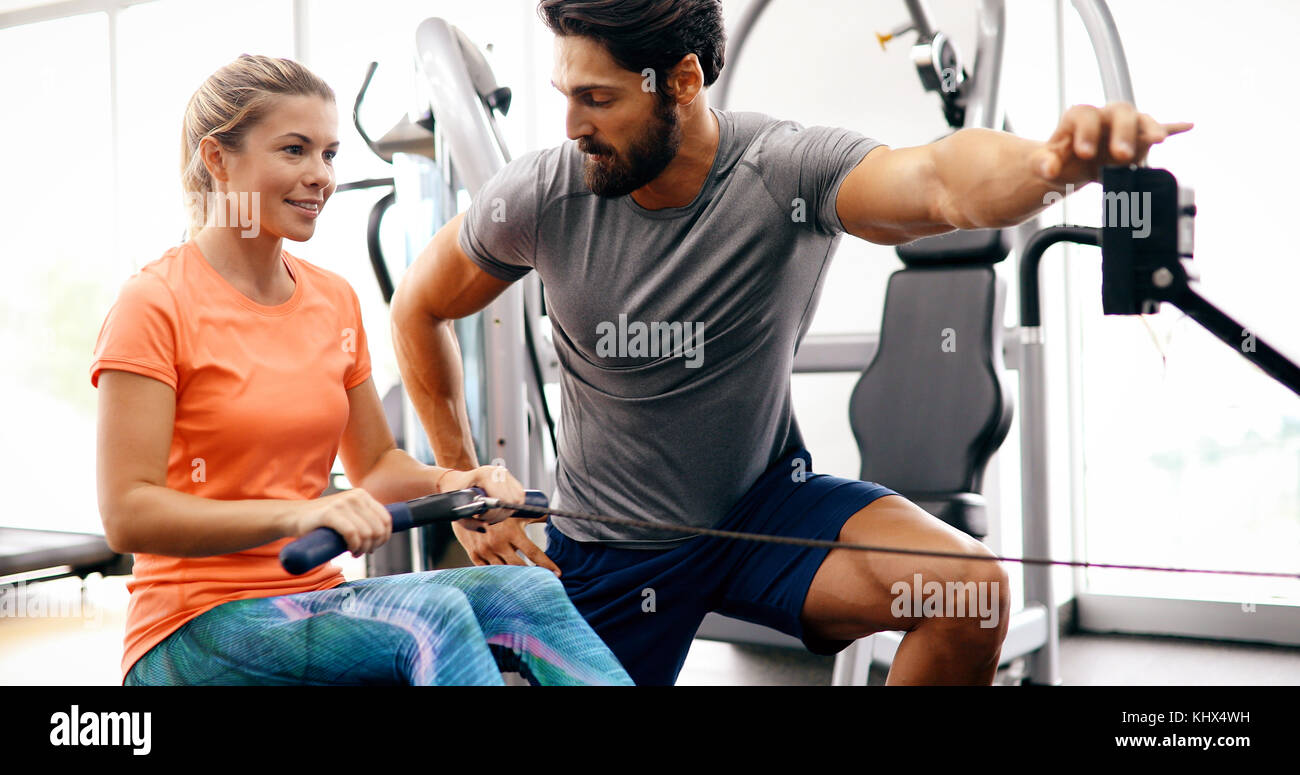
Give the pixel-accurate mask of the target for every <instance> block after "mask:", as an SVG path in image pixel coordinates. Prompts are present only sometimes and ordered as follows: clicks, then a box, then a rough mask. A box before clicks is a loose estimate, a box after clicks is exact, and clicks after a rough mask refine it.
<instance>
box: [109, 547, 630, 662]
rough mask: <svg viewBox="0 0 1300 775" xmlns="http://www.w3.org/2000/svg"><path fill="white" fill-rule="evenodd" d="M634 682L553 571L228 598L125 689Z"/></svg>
mask: <svg viewBox="0 0 1300 775" xmlns="http://www.w3.org/2000/svg"><path fill="white" fill-rule="evenodd" d="M503 671H504V672H517V673H519V674H520V675H521V676H523V677H524V678H525V679H526V680H527V681H528V682H529V683H530V684H533V685H543V686H552V685H591V684H600V685H609V684H615V685H631V684H632V680H631V679H630V678H629V677H628V675H627V673H626V672H625V671H624V670H623V668H622V666H621V665H620V664H619V663H618V660H617V659H616V658H615V657H614V655H613V653H612V652H611V651H610V650H609V649H608V648H607V647H606V646H605V644H604V643H603V642H601V640H600V638H599V637H597V635H596V633H595V632H594V631H592V629H591V627H590V626H589V625H588V624H587V622H586V621H585V620H584V619H583V618H582V616H581V615H579V613H578V611H577V609H575V608H574V607H573V604H572V603H571V602H569V598H568V596H567V595H566V594H565V592H564V587H563V586H562V585H561V584H560V582H559V579H557V578H556V577H555V575H554V574H552V573H551V572H550V571H548V570H544V569H542V568H536V567H527V568H525V567H519V566H510V565H499V566H487V567H479V568H453V569H449V570H437V571H425V572H422V573H407V574H401V575H397V576H381V577H378V578H369V579H360V580H357V581H348V582H344V583H343V584H340V585H339V586H337V587H334V588H332V589H324V590H319V591H316V592H302V593H299V594H295V595H282V596H278V597H264V598H251V599H247V600H236V601H232V602H229V603H223V604H221V605H219V606H217V607H215V608H212V609H210V610H208V611H206V612H204V613H203V614H202V615H200V616H197V617H195V618H194V619H191V620H190V621H189V622H187V623H186V624H185V625H184V626H182V627H181V628H180V629H178V630H176V632H174V633H172V634H171V635H170V636H168V637H167V639H166V640H164V641H162V642H161V643H159V644H158V645H157V646H154V647H153V648H152V649H150V650H149V652H148V653H147V654H145V655H144V656H143V657H141V658H140V659H139V660H138V661H137V662H136V663H135V665H134V666H132V668H131V670H130V672H129V673H128V674H127V677H126V681H125V684H126V685H127V686H158V685H181V684H184V685H196V684H209V685H213V684H219V685H250V684H260V685H267V684H270V685H276V684H280V685H289V684H293V685H302V684H309V685H357V684H390V685H391V684H410V685H417V686H439V685H441V686H446V685H497V686H500V685H502V684H503V683H504V681H503V680H502V676H501V674H502V672H503Z"/></svg>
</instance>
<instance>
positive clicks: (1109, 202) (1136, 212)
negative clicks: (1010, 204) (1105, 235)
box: [1043, 183, 1151, 239]
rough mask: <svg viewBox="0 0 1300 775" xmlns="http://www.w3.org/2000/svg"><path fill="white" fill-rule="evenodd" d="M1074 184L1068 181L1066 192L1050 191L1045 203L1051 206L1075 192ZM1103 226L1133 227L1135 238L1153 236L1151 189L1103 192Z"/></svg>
mask: <svg viewBox="0 0 1300 775" xmlns="http://www.w3.org/2000/svg"><path fill="white" fill-rule="evenodd" d="M1074 190H1075V189H1074V184H1073V183H1066V184H1065V192H1064V193H1062V192H1060V191H1048V192H1047V193H1046V194H1043V204H1045V205H1047V206H1048V207H1051V206H1052V205H1054V204H1056V203H1058V202H1060V201H1061V200H1063V199H1065V198H1066V197H1068V196H1070V195H1071V194H1073V193H1074ZM1101 218H1102V224H1101V225H1102V226H1107V227H1116V228H1121V229H1133V237H1134V239H1144V238H1146V237H1149V236H1151V192H1150V191H1106V192H1105V193H1103V194H1102V208H1101Z"/></svg>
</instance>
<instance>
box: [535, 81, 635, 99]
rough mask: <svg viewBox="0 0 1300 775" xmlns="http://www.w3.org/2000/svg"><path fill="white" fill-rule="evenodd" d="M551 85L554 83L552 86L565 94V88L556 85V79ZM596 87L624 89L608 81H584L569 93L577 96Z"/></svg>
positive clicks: (613, 89)
mask: <svg viewBox="0 0 1300 775" xmlns="http://www.w3.org/2000/svg"><path fill="white" fill-rule="evenodd" d="M551 85H552V86H555V88H556V89H557V90H558V91H559V92H560V93H561V94H564V93H565V91H564V89H561V88H560V87H559V86H556V85H555V81H551ZM596 89H604V90H605V91H623V89H622V88H621V87H618V86H614V85H612V84H607V83H584V84H582V85H581V86H575V87H573V89H572V90H570V91H569V92H568V95H569V96H570V97H577V96H578V95H579V94H585V93H587V92H589V91H595V90H596Z"/></svg>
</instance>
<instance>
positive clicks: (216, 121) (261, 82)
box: [181, 54, 335, 238]
mask: <svg viewBox="0 0 1300 775" xmlns="http://www.w3.org/2000/svg"><path fill="white" fill-rule="evenodd" d="M281 96H304V97H310V96H316V97H322V98H324V99H326V100H329V101H330V102H331V103H332V102H335V99H334V90H333V89H331V88H330V87H329V84H327V83H325V81H323V80H321V79H320V78H319V77H317V76H316V75H315V74H314V73H312V72H311V71H310V70H308V69H307V68H305V67H303V66H302V65H300V64H298V63H297V62H295V61H293V60H292V59H273V58H271V57H265V56H258V55H253V54H240V56H239V58H238V59H236V60H235V61H233V62H231V63H230V64H228V65H226V66H225V67H222V68H221V69H220V70H218V71H216V72H215V73H213V74H212V75H210V76H208V79H207V80H206V81H204V82H203V85H202V86H200V87H199V88H198V90H197V91H195V92H194V95H193V96H192V97H190V102H189V105H188V106H186V108H185V121H184V124H183V125H182V127H181V187H182V188H183V189H184V193H185V203H186V210H187V211H188V215H189V222H190V228H189V236H190V237H191V238H193V237H194V235H195V234H196V233H197V232H198V230H199V229H201V228H203V224H204V218H205V215H206V214H205V208H204V202H206V201H207V195H208V194H210V193H212V192H213V190H214V189H213V184H212V176H211V175H209V174H208V169H207V167H205V166H204V164H203V158H202V157H201V156H200V154H199V144H200V143H202V141H203V138H205V137H212V138H215V139H216V140H217V142H219V143H221V145H222V147H224V148H226V149H229V150H231V151H241V150H243V145H244V138H245V137H247V135H248V133H249V131H250V130H251V129H252V128H253V127H254V126H256V125H257V123H258V122H259V121H261V120H262V119H263V118H265V117H266V115H267V114H268V113H269V111H270V109H271V107H272V105H273V104H274V103H275V101H276V100H277V99H278V98H279V97H281Z"/></svg>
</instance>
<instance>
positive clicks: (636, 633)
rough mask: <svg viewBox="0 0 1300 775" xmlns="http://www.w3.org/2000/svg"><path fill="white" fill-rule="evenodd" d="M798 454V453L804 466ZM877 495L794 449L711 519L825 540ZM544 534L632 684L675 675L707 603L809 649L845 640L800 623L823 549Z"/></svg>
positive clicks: (880, 491)
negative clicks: (647, 543) (651, 543)
mask: <svg viewBox="0 0 1300 775" xmlns="http://www.w3.org/2000/svg"><path fill="white" fill-rule="evenodd" d="M796 457H802V458H803V467H802V469H801V468H799V467H798V465H797V464H796V463H795V462H794V460H795V458H796ZM800 471H802V472H804V473H803V475H802V476H799V473H800ZM800 479H802V481H799V480H800ZM884 495H897V493H895V492H894V491H893V490H891V489H889V488H887V487H883V486H881V485H878V484H873V483H871V482H861V481H858V480H856V479H842V478H840V477H835V476H829V475H826V474H814V473H812V458H811V456H810V455H809V454H808V452H807V451H806V450H803V449H800V450H794V451H791V452H790V453H788V454H787V455H785V456H784V457H783V458H782V459H781V460H780V461H778V462H777V463H775V464H774V465H773V466H772V467H771V468H769V469H768V470H767V472H766V473H764V474H763V475H762V476H761V477H759V480H758V481H757V482H756V483H755V484H754V486H753V487H751V488H750V489H749V491H748V492H747V493H745V495H744V496H743V497H742V498H741V499H740V501H738V502H737V503H736V505H734V506H733V507H732V508H731V511H729V512H728V513H727V516H726V517H725V518H724V519H723V521H722V522H721V523H719V524H718V525H716V527H717V528H718V529H720V530H742V531H745V532H753V533H766V534H771V535H786V536H798V537H801V538H818V539H823V540H831V541H833V540H835V539H836V538H837V537H838V536H839V533H840V529H841V528H842V527H843V526H844V523H845V522H847V521H848V519H849V517H851V516H853V515H854V514H855V513H857V512H858V511H859V510H861V509H862V508H863V507H865V506H866V505H867V504H869V503H871V502H872V501H874V500H876V499H877V498H879V497H881V496H884ZM546 538H547V546H546V554H547V556H549V557H550V558H551V560H553V561H554V562H555V564H556V565H558V566H559V567H560V571H561V574H562V575H561V577H560V581H561V582H563V584H564V588H565V591H566V592H568V594H569V599H570V600H572V601H573V604H574V606H575V607H576V608H577V609H578V611H579V612H580V613H581V614H582V615H583V617H584V618H586V620H587V622H588V623H589V624H590V625H591V627H592V629H594V630H595V631H596V634H597V635H599V636H600V637H601V639H602V640H603V641H605V644H606V645H608V646H609V647H610V649H611V650H612V651H613V652H614V654H615V656H617V657H618V659H619V661H620V662H622V663H623V667H624V669H626V670H627V672H628V674H629V675H630V676H631V677H632V680H633V681H635V682H636V683H637V684H638V685H663V684H672V683H675V682H676V680H677V674H678V672H679V671H680V670H681V667H682V662H684V661H685V659H686V652H687V651H688V650H689V649H690V646H691V641H692V639H693V638H694V637H695V631H696V630H697V629H699V626H700V622H701V621H703V619H704V615H705V614H707V613H708V612H710V611H717V612H718V613H720V614H723V615H725V616H730V617H733V618H736V619H743V620H745V621H749V622H754V623H757V624H763V625H767V626H768V627H772V628H774V629H777V630H780V631H781V632H784V633H787V634H789V635H793V636H794V637H796V638H799V639H800V640H802V641H803V642H804V645H805V646H807V647H808V649H809V650H810V651H812V652H813V653H815V654H834V653H835V652H837V651H840V650H841V649H843V648H845V647H847V646H848V645H849V641H826V640H821V639H818V638H816V637H814V636H811V635H809V634H807V633H805V632H804V629H803V624H802V623H801V621H800V614H801V613H802V611H803V604H804V599H805V598H806V597H807V596H808V588H809V587H810V586H811V585H812V580H813V576H814V575H816V573H817V569H818V568H820V567H821V564H822V560H824V559H825V558H826V554H827V553H828V552H829V551H830V550H829V549H811V548H805V547H799V546H786V545H781V544H768V543H758V542H754V541H740V540H734V539H725V538H715V537H709V536H698V537H695V538H692V539H690V540H688V541H685V542H683V543H682V544H680V545H678V546H677V547H675V548H673V549H669V550H666V551H665V550H646V549H615V548H610V547H606V546H603V545H602V544H601V543H599V542H589V541H574V540H573V539H571V538H568V537H566V536H565V535H564V534H562V533H560V531H558V530H556V529H555V527H554V526H553V525H550V524H547V526H546Z"/></svg>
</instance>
